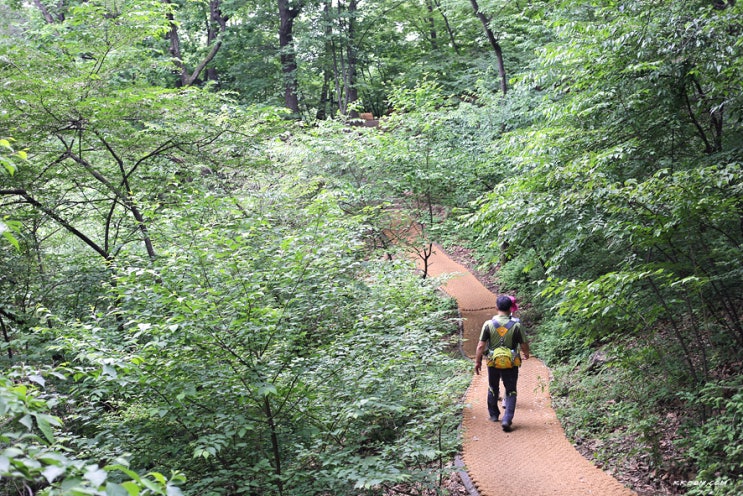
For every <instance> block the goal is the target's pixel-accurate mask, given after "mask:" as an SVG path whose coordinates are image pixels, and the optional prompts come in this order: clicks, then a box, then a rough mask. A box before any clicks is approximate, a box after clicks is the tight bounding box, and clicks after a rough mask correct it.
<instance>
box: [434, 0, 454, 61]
mask: <svg viewBox="0 0 743 496" xmlns="http://www.w3.org/2000/svg"><path fill="white" fill-rule="evenodd" d="M433 1H434V3H435V4H436V9H437V10H438V11H439V14H441V17H442V19H444V25H445V26H446V32H447V33H448V34H449V41H450V42H451V46H452V48H453V49H454V52H455V53H456V54H457V55H458V54H459V45H457V40H456V39H454V31H452V29H451V25H450V24H449V19H448V18H447V17H446V14H444V11H443V10H441V4H440V3H439V0H433Z"/></svg>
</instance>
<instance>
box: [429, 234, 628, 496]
mask: <svg viewBox="0 0 743 496" xmlns="http://www.w3.org/2000/svg"><path fill="white" fill-rule="evenodd" d="M428 273H429V275H431V276H433V277H436V276H439V275H443V274H452V276H451V277H450V279H449V280H448V281H447V282H446V284H445V285H444V287H443V290H444V291H445V292H446V293H447V294H449V295H450V296H452V297H453V298H454V299H456V301H457V304H458V306H459V310H460V313H461V316H462V318H463V326H464V331H463V336H464V344H463V349H464V352H465V354H466V355H467V356H469V357H473V356H474V353H475V347H476V346H477V340H478V337H479V333H480V328H481V327H482V324H483V322H484V321H485V320H486V319H489V318H490V317H491V316H492V315H493V313H494V312H495V299H496V295H495V294H493V293H492V292H491V291H489V290H488V289H487V288H486V287H485V286H484V285H483V284H482V283H480V281H478V280H477V278H476V277H475V276H474V275H473V274H472V273H471V272H469V270H468V269H466V268H465V267H464V266H462V265H460V264H459V263H457V262H455V261H454V260H452V259H451V258H450V257H449V256H448V255H447V254H446V253H445V252H444V251H443V249H441V247H439V246H436V247H435V251H434V253H433V255H432V256H431V258H430V259H429V268H428ZM549 381H550V370H549V369H548V368H547V366H546V365H545V364H544V363H542V362H541V361H540V360H539V359H537V358H534V357H532V358H530V359H529V360H525V361H524V364H523V365H522V367H521V370H520V371H519V385H518V403H517V406H516V414H515V416H514V420H513V431H512V432H510V433H505V432H503V430H502V429H501V426H500V424H499V423H493V422H491V421H490V419H489V416H488V411H487V407H486V402H485V398H486V394H487V388H488V384H487V382H488V381H487V372H486V371H483V373H482V374H481V375H473V378H472V384H471V385H470V388H469V390H468V391H467V397H466V404H467V407H466V408H465V410H464V418H463V424H462V425H463V448H462V458H463V460H464V464H465V468H466V470H467V472H468V475H469V477H470V479H471V480H472V482H473V483H474V486H475V487H476V488H477V491H478V492H479V494H480V496H501V495H506V494H523V495H528V496H541V495H550V496H562V495H564V496H576V495H583V494H590V495H598V496H613V495H617V496H619V495H627V496H631V495H634V494H635V493H634V492H633V491H632V490H630V489H628V488H626V487H624V486H623V485H622V484H621V483H619V481H617V480H616V479H614V478H613V477H612V476H611V475H610V474H608V473H606V472H604V471H602V470H601V469H599V468H597V467H596V466H594V465H593V464H591V462H589V461H588V460H587V459H585V458H584V457H583V456H582V455H581V454H580V453H579V452H578V451H577V450H576V449H575V448H574V447H573V445H572V444H571V443H570V441H568V439H567V438H566V437H565V432H564V431H563V429H562V426H561V425H560V422H559V420H558V419H557V416H556V414H555V411H554V410H553V409H552V406H551V400H550V394H549Z"/></svg>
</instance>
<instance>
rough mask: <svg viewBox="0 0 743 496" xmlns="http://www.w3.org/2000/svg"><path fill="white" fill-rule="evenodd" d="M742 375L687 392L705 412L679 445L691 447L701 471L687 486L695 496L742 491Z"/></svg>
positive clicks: (695, 405) (693, 456)
mask: <svg viewBox="0 0 743 496" xmlns="http://www.w3.org/2000/svg"><path fill="white" fill-rule="evenodd" d="M742 386H743V377H741V376H737V377H734V378H731V379H728V380H723V381H717V382H711V383H709V384H707V385H706V386H705V387H704V388H702V390H701V391H700V392H699V393H698V394H690V393H684V394H682V395H681V397H682V398H683V399H685V400H686V401H688V403H689V405H690V406H692V407H696V408H697V409H699V410H700V411H702V412H704V413H705V415H704V420H703V422H701V423H699V424H698V425H693V426H690V427H689V429H688V433H687V435H686V436H683V437H682V438H681V439H680V440H679V444H680V445H682V446H684V447H686V448H687V449H688V456H689V457H690V458H691V459H692V460H693V461H694V463H695V465H696V467H697V469H698V473H697V475H696V477H695V479H694V480H693V481H690V482H689V483H688V484H685V485H686V486H687V489H688V492H687V494H692V495H707V494H715V495H730V496H733V495H738V494H741V493H742V492H743V445H742V444H741V442H740V440H741V439H743V424H742V423H741V418H743V390H742V389H741V387H742Z"/></svg>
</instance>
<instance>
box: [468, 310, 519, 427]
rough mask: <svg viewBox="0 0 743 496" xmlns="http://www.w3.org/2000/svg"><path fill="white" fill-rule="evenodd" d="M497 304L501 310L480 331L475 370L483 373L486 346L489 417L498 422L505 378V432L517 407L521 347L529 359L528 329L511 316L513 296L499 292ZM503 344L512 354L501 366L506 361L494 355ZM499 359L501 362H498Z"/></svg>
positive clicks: (502, 422) (503, 424)
mask: <svg viewBox="0 0 743 496" xmlns="http://www.w3.org/2000/svg"><path fill="white" fill-rule="evenodd" d="M495 304H496V306H497V308H498V313H497V314H496V315H494V316H493V318H492V319H491V320H488V321H486V322H485V323H484V324H483V326H482V331H480V342H479V343H478V344H477V351H476V352H475V373H476V374H477V375H480V370H481V368H482V358H483V355H484V354H485V350H488V384H489V387H488V413H489V414H490V420H492V421H493V422H498V420H499V418H500V413H501V412H500V409H499V408H498V394H499V393H500V381H501V379H502V380H503V387H504V389H505V398H504V401H503V404H504V412H503V419H502V421H501V426H502V427H503V430H504V431H505V432H511V423H512V422H513V413H514V411H515V410H516V383H517V382H518V379H519V365H521V359H520V355H519V349H520V350H521V352H523V354H524V359H528V358H529V342H528V341H527V340H526V333H525V331H524V328H523V326H522V324H521V322H520V321H519V319H515V318H512V317H511V309H512V308H513V306H514V302H513V301H512V299H511V297H509V296H505V295H502V296H499V297H498V299H497V300H496V301H495ZM517 308H518V307H517ZM502 347H505V348H507V349H508V351H509V354H510V358H512V360H511V361H510V364H511V366H510V367H509V368H500V367H503V366H506V365H504V364H501V363H500V360H495V359H494V358H495V354H496V353H497V351H496V348H502ZM499 351H500V350H499ZM496 362H498V364H497V365H496Z"/></svg>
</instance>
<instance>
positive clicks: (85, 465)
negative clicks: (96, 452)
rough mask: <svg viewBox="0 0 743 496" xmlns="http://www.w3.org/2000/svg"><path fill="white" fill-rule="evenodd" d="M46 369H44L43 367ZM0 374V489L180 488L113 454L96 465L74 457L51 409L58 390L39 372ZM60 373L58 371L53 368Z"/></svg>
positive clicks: (173, 492)
mask: <svg viewBox="0 0 743 496" xmlns="http://www.w3.org/2000/svg"><path fill="white" fill-rule="evenodd" d="M47 372H49V371H47ZM12 373H13V375H14V376H15V377H14V378H13V379H11V378H10V377H9V376H8V375H5V374H2V375H0V427H1V430H0V492H1V493H2V494H5V495H12V494H18V495H19V496H20V495H24V494H39V495H47V496H53V495H60V496H61V495H70V494H88V495H101V496H102V495H104V494H105V495H122V496H123V495H129V496H137V495H142V496H145V495H163V496H177V495H179V494H181V492H180V489H178V487H177V486H176V484H180V483H183V482H185V479H184V477H183V476H181V475H180V474H174V475H173V476H172V478H171V479H170V480H168V479H167V478H166V477H164V476H163V475H161V474H159V473H157V472H150V473H148V474H147V475H145V476H143V475H140V474H138V473H136V472H135V471H133V470H131V469H129V467H128V465H129V464H128V461H127V460H126V459H124V458H119V459H117V460H115V461H114V462H113V463H110V464H106V465H104V466H99V465H98V464H96V463H95V462H92V461H89V460H84V459H80V458H78V457H76V456H75V455H74V454H72V453H71V452H70V449H69V447H68V446H66V445H65V442H64V441H65V440H69V434H67V433H64V432H63V431H62V428H63V424H62V421H61V419H60V418H59V417H57V416H55V415H53V414H52V413H51V409H52V407H53V406H54V405H55V404H56V403H57V402H58V401H59V400H60V398H59V397H58V395H56V394H53V393H52V394H49V393H43V386H44V384H45V382H46V380H45V379H44V377H43V376H42V375H41V374H39V373H33V374H29V375H25V374H24V373H23V371H19V370H14V371H12ZM53 374H54V375H55V376H57V377H61V376H60V374H58V373H53Z"/></svg>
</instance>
